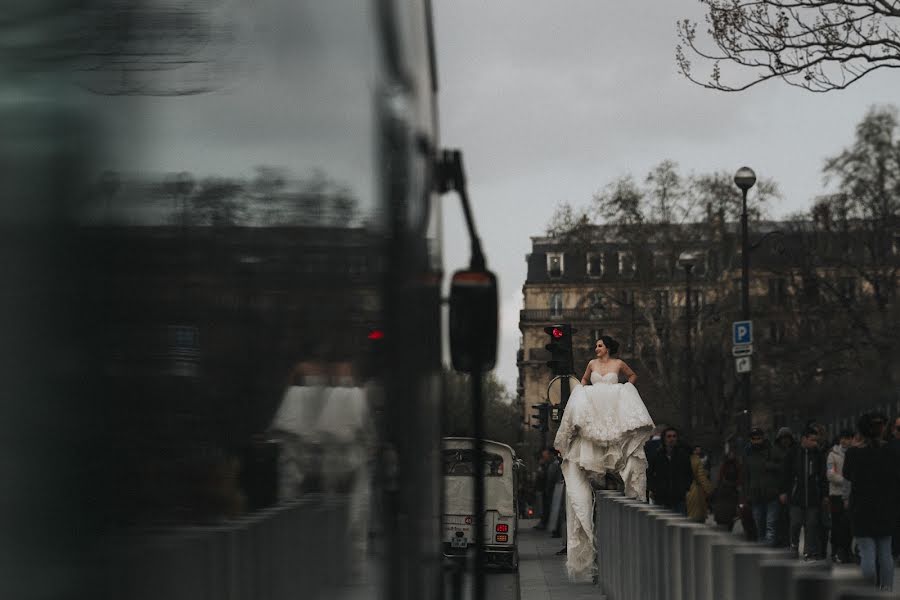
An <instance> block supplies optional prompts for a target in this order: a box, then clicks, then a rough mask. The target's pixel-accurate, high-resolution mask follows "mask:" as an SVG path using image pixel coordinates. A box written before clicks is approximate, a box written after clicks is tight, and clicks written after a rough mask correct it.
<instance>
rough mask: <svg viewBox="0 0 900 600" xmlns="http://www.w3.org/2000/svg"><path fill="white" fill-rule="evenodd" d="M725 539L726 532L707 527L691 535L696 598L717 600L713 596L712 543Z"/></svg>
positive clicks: (692, 586)
mask: <svg viewBox="0 0 900 600" xmlns="http://www.w3.org/2000/svg"><path fill="white" fill-rule="evenodd" d="M723 539H725V536H724V534H722V533H720V532H718V531H715V530H712V529H706V530H704V531H697V532H696V533H695V534H694V535H693V536H691V546H692V548H691V557H692V560H693V561H694V568H693V569H692V570H693V578H692V579H693V583H692V585H691V588H692V589H693V590H694V598H695V600H715V598H714V597H713V577H712V569H713V558H712V548H711V546H712V544H713V543H714V542H719V541H721V540H723Z"/></svg>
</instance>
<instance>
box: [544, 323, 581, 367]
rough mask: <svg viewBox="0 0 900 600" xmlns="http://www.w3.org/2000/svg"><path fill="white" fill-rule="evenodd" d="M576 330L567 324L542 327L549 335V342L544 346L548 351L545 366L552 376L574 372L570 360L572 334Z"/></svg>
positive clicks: (572, 363)
mask: <svg viewBox="0 0 900 600" xmlns="http://www.w3.org/2000/svg"><path fill="white" fill-rule="evenodd" d="M577 331H578V330H577V329H573V328H572V326H571V325H568V324H562V325H551V326H549V327H544V333H546V334H547V335H549V336H550V343H549V344H547V345H546V346H544V347H545V348H546V349H547V350H548V351H549V352H550V360H548V361H547V366H548V367H550V371H551V372H552V373H553V375H554V376H556V375H571V374H572V373H574V372H575V365H574V362H573V360H572V335H573V334H574V333H576V332H577Z"/></svg>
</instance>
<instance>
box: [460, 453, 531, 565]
mask: <svg viewBox="0 0 900 600" xmlns="http://www.w3.org/2000/svg"><path fill="white" fill-rule="evenodd" d="M474 447H475V440H474V439H472V438H461V437H450V438H444V441H443V469H444V518H443V539H442V541H443V548H444V556H448V557H461V556H465V555H466V553H467V551H468V548H469V547H470V546H472V545H473V544H474V542H475V534H474V522H475V518H474V515H473V504H474V498H475V477H474V475H475V469H474V461H473V459H474ZM484 452H485V457H484V464H485V466H484V496H485V498H484V511H485V518H484V523H485V525H484V527H485V529H484V536H483V539H484V540H485V555H486V556H487V560H488V564H492V565H496V566H500V567H505V568H508V569H511V570H516V569H518V568H519V549H518V544H517V537H518V529H519V517H518V515H519V511H518V508H519V507H518V498H517V497H516V490H517V489H518V486H517V485H516V484H517V481H516V480H517V478H518V470H519V465H518V463H517V461H516V453H515V451H514V450H513V449H512V448H510V447H509V446H507V445H506V444H501V443H499V442H494V441H491V440H484Z"/></svg>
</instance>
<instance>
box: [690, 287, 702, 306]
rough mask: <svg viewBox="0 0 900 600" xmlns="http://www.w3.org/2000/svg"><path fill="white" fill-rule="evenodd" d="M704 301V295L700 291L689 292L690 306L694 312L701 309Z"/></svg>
mask: <svg viewBox="0 0 900 600" xmlns="http://www.w3.org/2000/svg"><path fill="white" fill-rule="evenodd" d="M705 300H706V295H705V294H704V293H703V291H702V290H691V306H692V307H693V309H694V310H699V309H701V308H703V304H704V302H705Z"/></svg>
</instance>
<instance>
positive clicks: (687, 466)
mask: <svg viewBox="0 0 900 600" xmlns="http://www.w3.org/2000/svg"><path fill="white" fill-rule="evenodd" d="M662 440H663V444H662V446H661V447H660V448H659V450H657V451H656V454H655V455H654V456H653V458H652V459H651V460H650V468H649V471H648V473H649V477H648V483H649V486H650V499H651V500H653V503H654V504H659V505H660V506H664V507H665V508H669V509H672V510H674V511H676V512H680V513H681V514H686V513H687V508H686V505H685V497H686V496H687V492H688V490H689V489H690V487H691V483H692V482H693V480H694V475H693V471H692V470H691V459H690V455H689V454H688V451H687V450H686V449H685V448H684V447H683V446H681V445H680V444H679V443H678V430H677V429H675V428H674V427H667V428H666V430H665V431H663V434H662Z"/></svg>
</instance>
